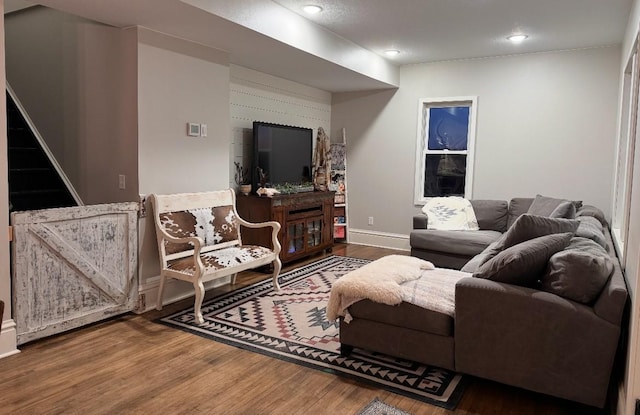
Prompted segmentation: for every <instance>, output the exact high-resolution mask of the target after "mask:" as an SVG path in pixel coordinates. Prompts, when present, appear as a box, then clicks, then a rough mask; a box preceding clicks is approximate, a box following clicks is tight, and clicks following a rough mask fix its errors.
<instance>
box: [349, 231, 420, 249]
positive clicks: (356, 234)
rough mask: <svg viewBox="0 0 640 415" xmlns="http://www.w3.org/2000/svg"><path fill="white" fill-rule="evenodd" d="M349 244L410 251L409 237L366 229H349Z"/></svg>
mask: <svg viewBox="0 0 640 415" xmlns="http://www.w3.org/2000/svg"><path fill="white" fill-rule="evenodd" d="M349 243H350V244H356V245H368V246H376V247H379V248H389V249H398V250H401V251H410V250H411V246H410V245H409V235H403V234H398V233H388V232H374V231H368V230H365V229H349Z"/></svg>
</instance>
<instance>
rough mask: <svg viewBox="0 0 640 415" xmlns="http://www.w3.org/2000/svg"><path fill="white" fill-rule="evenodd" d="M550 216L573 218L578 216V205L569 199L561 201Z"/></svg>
mask: <svg viewBox="0 0 640 415" xmlns="http://www.w3.org/2000/svg"><path fill="white" fill-rule="evenodd" d="M549 217H550V218H566V219H573V218H575V217H576V205H574V204H573V202H570V201H568V200H566V201H564V202H562V203H560V204H559V205H558V206H557V207H556V208H555V209H553V212H551V213H550V214H549Z"/></svg>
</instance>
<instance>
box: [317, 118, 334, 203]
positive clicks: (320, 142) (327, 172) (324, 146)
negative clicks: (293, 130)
mask: <svg viewBox="0 0 640 415" xmlns="http://www.w3.org/2000/svg"><path fill="white" fill-rule="evenodd" d="M330 146H331V143H330V141H329V136H328V135H327V134H326V133H325V132H324V128H322V127H319V128H318V137H317V139H316V149H315V153H314V154H313V185H314V187H315V189H316V190H320V191H322V192H324V191H327V190H328V189H329V182H330V181H331V153H330V152H329V148H330Z"/></svg>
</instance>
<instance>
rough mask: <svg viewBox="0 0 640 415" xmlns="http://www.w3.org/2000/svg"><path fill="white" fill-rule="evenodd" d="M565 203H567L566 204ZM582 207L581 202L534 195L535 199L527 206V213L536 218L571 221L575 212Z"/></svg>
mask: <svg viewBox="0 0 640 415" xmlns="http://www.w3.org/2000/svg"><path fill="white" fill-rule="evenodd" d="M566 202H569V204H567V203H566ZM581 207H582V201H571V200H567V199H556V198H553V197H547V196H542V195H536V198H535V199H534V200H533V203H531V206H529V210H528V211H527V213H529V214H531V215H538V216H548V217H552V218H567V219H573V218H574V217H575V215H576V210H577V209H580V208H581Z"/></svg>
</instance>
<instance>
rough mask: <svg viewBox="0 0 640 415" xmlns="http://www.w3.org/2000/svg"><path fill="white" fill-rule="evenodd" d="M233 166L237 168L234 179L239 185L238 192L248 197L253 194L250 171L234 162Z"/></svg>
mask: <svg viewBox="0 0 640 415" xmlns="http://www.w3.org/2000/svg"><path fill="white" fill-rule="evenodd" d="M233 164H234V165H235V166H236V174H235V175H234V179H235V181H236V184H237V185H238V190H239V191H240V193H242V194H243V195H245V196H246V195H248V194H249V193H251V183H250V182H249V169H248V168H246V167H242V165H241V164H240V163H238V162H237V161H234V162H233Z"/></svg>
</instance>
